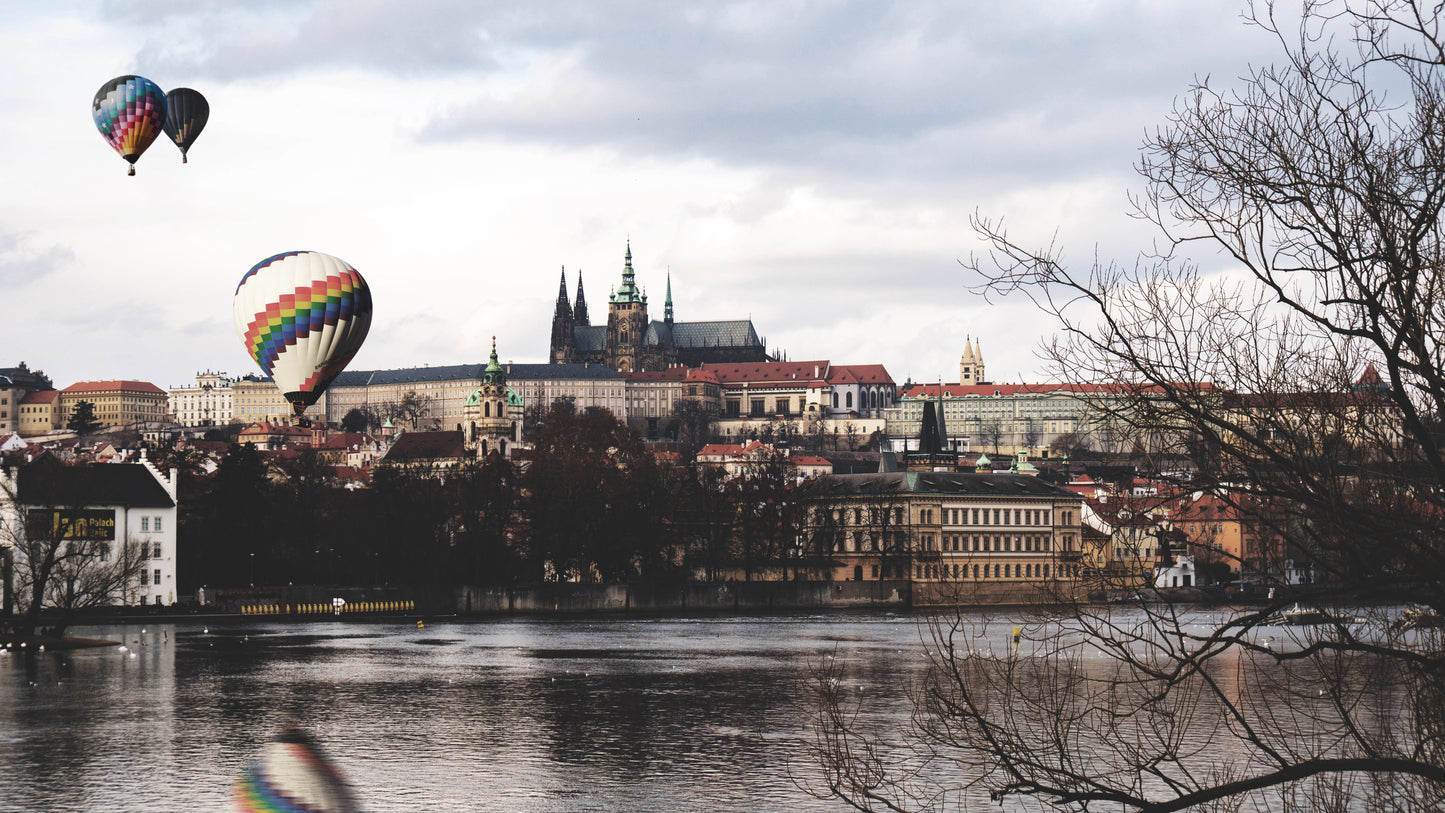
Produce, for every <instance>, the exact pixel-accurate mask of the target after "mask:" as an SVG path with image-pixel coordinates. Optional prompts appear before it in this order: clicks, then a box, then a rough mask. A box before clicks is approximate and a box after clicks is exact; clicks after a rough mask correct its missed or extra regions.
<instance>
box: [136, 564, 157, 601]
mask: <svg viewBox="0 0 1445 813" xmlns="http://www.w3.org/2000/svg"><path fill="white" fill-rule="evenodd" d="M149 577H150V573H147V572H146V571H144V570H142V571H141V572H140V585H141V587H145V586H146V585H148V584H150V583H151V582H150V579H149ZM155 583H156V584H157V585H159V584H160V583H161V569H160V568H156V569H155ZM156 599H157V601H156V603H157V604H160V601H159V599H160V596H156Z"/></svg>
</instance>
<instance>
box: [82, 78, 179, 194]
mask: <svg viewBox="0 0 1445 813" xmlns="http://www.w3.org/2000/svg"><path fill="white" fill-rule="evenodd" d="M90 117H91V118H92V119H94V120H95V127H96V129H98V130H100V134H101V135H102V136H103V137H104V138H105V140H106V142H107V143H109V144H110V146H111V147H113V148H114V149H115V151H116V152H118V153H120V157H121V158H124V159H125V160H126V161H128V162H130V165H131V167H130V172H129V173H127V174H129V175H134V174H135V162H136V159H138V158H140V156H141V153H143V152H145V151H146V147H149V146H150V145H151V142H152V141H155V140H156V136H158V135H160V133H161V129H162V128H163V127H164V126H165V123H166V95H165V93H163V92H161V89H160V87H159V86H157V85H156V83H155V82H152V81H151V80H149V79H147V78H145V77H144V76H130V75H127V76H117V77H116V78H114V79H112V80H110V81H109V82H106V83H105V84H103V85H101V86H100V90H97V91H96V92H95V100H94V101H92V102H91V105H90Z"/></svg>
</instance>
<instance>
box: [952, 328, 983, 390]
mask: <svg viewBox="0 0 1445 813" xmlns="http://www.w3.org/2000/svg"><path fill="white" fill-rule="evenodd" d="M987 381H988V379H987V378H986V377H985V376H984V373H983V342H979V343H978V349H977V350H975V349H974V346H973V340H972V339H965V340H964V343H963V358H961V359H959V360H958V383H960V384H963V385H964V386H968V385H970V384H985V383H987Z"/></svg>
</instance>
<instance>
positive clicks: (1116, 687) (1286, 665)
mask: <svg viewBox="0 0 1445 813" xmlns="http://www.w3.org/2000/svg"><path fill="white" fill-rule="evenodd" d="M1276 11H1277V10H1276V8H1275V6H1274V5H1272V4H1267V3H1261V4H1259V5H1257V6H1255V7H1254V8H1253V9H1252V11H1251V13H1250V15H1249V18H1250V20H1251V22H1252V23H1253V24H1254V25H1256V26H1258V27H1260V28H1261V29H1262V30H1263V31H1265V32H1267V33H1268V34H1269V35H1271V36H1273V37H1275V38H1276V39H1277V41H1278V43H1279V47H1280V50H1281V53H1282V60H1281V62H1280V64H1278V65H1276V66H1272V67H1264V68H1257V69H1254V70H1252V71H1251V72H1249V73H1248V74H1247V75H1246V76H1245V77H1244V78H1243V79H1242V80H1241V82H1242V84H1241V85H1240V86H1239V87H1238V88H1237V89H1222V88H1219V87H1216V86H1214V85H1213V84H1212V83H1211V81H1210V80H1208V79H1204V80H1201V81H1199V82H1198V83H1197V84H1196V85H1195V86H1194V87H1193V88H1191V89H1190V90H1189V92H1188V93H1187V94H1186V95H1185V96H1184V97H1183V98H1181V99H1180V100H1179V102H1178V103H1177V104H1176V106H1175V109H1174V111H1173V113H1172V115H1171V116H1170V119H1169V122H1168V124H1167V125H1165V126H1164V127H1162V128H1160V129H1159V130H1158V131H1157V132H1155V133H1153V134H1151V135H1150V136H1148V137H1147V138H1146V141H1145V144H1144V148H1143V151H1142V157H1141V159H1140V162H1139V165H1138V169H1139V172H1140V174H1141V175H1142V176H1143V178H1144V181H1145V184H1146V186H1145V190H1144V192H1143V193H1142V194H1141V195H1140V196H1139V197H1138V198H1137V199H1136V200H1135V204H1136V214H1137V215H1138V216H1140V217H1142V218H1144V219H1146V220H1149V221H1151V222H1152V223H1153V224H1154V225H1156V226H1157V228H1158V229H1159V233H1160V236H1161V239H1160V245H1161V246H1162V249H1155V250H1151V251H1149V252H1146V253H1145V254H1143V255H1141V257H1140V259H1139V260H1138V261H1137V262H1134V263H1128V264H1122V265H1119V264H1108V263H1096V264H1095V265H1093V266H1092V267H1090V268H1088V269H1084V270H1076V269H1071V268H1069V267H1068V266H1066V265H1065V264H1064V263H1063V262H1062V261H1061V260H1060V256H1061V254H1060V251H1059V250H1058V248H1057V247H1055V246H1049V247H1047V248H1044V249H1042V250H1035V249H1032V248H1028V247H1025V246H1024V245H1022V244H1021V243H1020V242H1018V241H1015V240H1014V239H1012V238H1011V237H1010V236H1009V234H1008V233H1007V232H1006V230H1005V229H1004V228H1003V226H1002V223H1001V222H1000V221H997V220H992V219H988V218H985V217H977V218H975V221H974V226H975V228H976V230H977V231H978V232H979V233H980V235H981V236H982V238H983V239H984V240H985V242H986V243H987V244H988V246H989V249H990V250H989V253H988V255H987V256H985V257H982V258H975V259H972V260H970V261H969V262H968V263H966V265H967V266H968V267H969V268H970V269H971V270H973V271H975V272H977V273H980V274H982V275H983V276H984V277H985V278H986V279H987V283H986V286H985V291H986V292H987V293H988V294H989V295H991V296H994V295H1005V294H1023V295H1026V296H1029V297H1031V298H1032V299H1033V300H1034V301H1035V302H1036V303H1037V304H1038V305H1039V306H1040V307H1041V308H1042V309H1043V310H1044V311H1045V312H1046V313H1048V314H1049V315H1051V316H1052V317H1053V318H1054V319H1055V320H1056V321H1057V323H1058V325H1059V329H1060V334H1059V336H1058V338H1056V339H1055V340H1054V341H1053V342H1052V343H1051V344H1050V345H1049V347H1048V348H1047V351H1048V353H1049V355H1050V357H1051V358H1052V359H1053V361H1054V364H1055V367H1056V369H1055V371H1054V372H1055V374H1056V375H1058V376H1060V377H1061V380H1066V381H1079V382H1087V383H1093V384H1098V385H1101V386H1106V387H1110V388H1112V390H1111V395H1112V398H1111V403H1112V404H1113V406H1112V407H1111V409H1112V410H1113V412H1112V413H1111V414H1110V415H1108V416H1106V417H1107V420H1106V421H1105V422H1104V424H1103V425H1105V426H1108V427H1110V428H1111V430H1116V431H1117V434H1116V435H1115V437H1114V438H1113V439H1112V445H1113V446H1114V447H1115V448H1129V447H1130V445H1131V444H1132V442H1133V437H1154V438H1158V439H1159V440H1158V442H1159V443H1161V444H1163V445H1164V446H1166V447H1170V446H1172V448H1166V449H1164V451H1167V452H1171V453H1175V454H1179V455H1185V456H1187V457H1188V458H1189V459H1191V460H1192V461H1193V462H1194V463H1195V464H1196V469H1197V470H1196V471H1195V472H1194V474H1193V477H1192V479H1190V480H1188V481H1183V482H1180V483H1178V486H1179V487H1180V488H1181V489H1187V490H1191V491H1207V492H1209V493H1211V494H1214V495H1216V496H1217V497H1218V498H1219V499H1221V500H1223V501H1225V502H1226V503H1227V504H1230V505H1232V506H1234V507H1237V508H1240V509H1245V508H1248V507H1249V505H1251V504H1252V503H1261V502H1262V503H1266V504H1268V505H1269V506H1270V507H1271V508H1270V510H1269V511H1267V512H1265V513H1264V514H1263V515H1262V516H1259V517H1258V520H1259V522H1261V523H1263V524H1264V525H1265V526H1266V527H1263V528H1262V529H1261V533H1262V534H1266V535H1268V537H1269V538H1271V539H1274V538H1278V539H1281V540H1283V541H1282V542H1281V543H1280V545H1281V546H1282V547H1283V548H1284V549H1285V550H1286V551H1288V553H1289V555H1290V556H1292V557H1295V558H1296V559H1297V563H1298V562H1299V561H1302V562H1304V563H1305V564H1307V565H1308V566H1309V567H1310V568H1312V569H1314V570H1316V571H1317V572H1319V573H1321V574H1322V575H1323V582H1324V583H1323V584H1322V585H1318V586H1317V587H1316V592H1312V593H1311V594H1309V598H1310V600H1311V601H1312V602H1314V603H1316V604H1319V605H1321V606H1322V607H1324V608H1326V610H1327V611H1326V612H1323V613H1321V614H1320V615H1319V617H1320V618H1321V619H1323V620H1325V621H1326V623H1323V624H1320V625H1317V626H1311V627H1288V626H1275V625H1274V622H1275V621H1276V620H1277V619H1278V615H1279V613H1280V612H1281V611H1282V610H1284V609H1285V608H1286V607H1287V606H1288V604H1291V603H1293V602H1294V601H1296V600H1298V599H1297V597H1295V596H1292V595H1290V590H1291V588H1292V585H1291V584H1289V583H1287V582H1286V581H1285V580H1283V579H1282V578H1280V577H1279V576H1278V575H1275V574H1271V573H1269V572H1265V573H1262V574H1261V577H1262V578H1263V579H1265V580H1266V582H1267V584H1269V585H1270V586H1273V587H1275V588H1277V596H1278V598H1277V600H1276V601H1275V602H1274V603H1273V604H1271V605H1267V606H1263V607H1256V608H1248V609H1237V610H1233V611H1226V612H1220V613H1203V612H1198V611H1194V610H1191V609H1190V608H1188V607H1181V606H1176V605H1174V604H1171V603H1169V602H1163V603H1147V604H1146V603H1141V604H1138V605H1135V606H1129V607H1118V606H1097V607H1096V606H1084V605H1069V604H1067V603H1065V604H1061V605H1059V606H1058V607H1056V608H1054V609H1043V608H1040V609H1039V610H1038V611H1037V612H1036V614H1035V616H1034V621H1033V622H1032V623H1029V624H1026V625H1024V629H1023V631H1022V636H1021V638H1022V640H1023V641H1024V642H1025V643H1024V644H1022V645H1021V646H1019V647H1017V648H1014V647H1000V648H994V649H992V650H991V649H990V648H989V647H988V646H986V645H983V644H981V643H980V641H981V640H988V637H989V636H990V635H994V634H995V631H996V630H997V627H996V626H995V627H992V628H985V627H983V626H981V625H985V624H987V623H988V620H987V619H983V620H980V619H979V616H976V615H975V616H965V615H962V614H960V615H957V616H955V617H951V618H950V617H948V616H940V617H939V618H938V620H937V622H936V623H935V624H934V625H933V626H932V629H931V633H932V637H933V640H934V641H935V643H936V646H934V647H932V648H931V649H932V652H933V654H932V668H931V669H930V670H929V673H928V678H927V680H926V681H925V683H924V685H923V687H922V689H921V690H920V692H919V693H918V697H917V709H916V711H917V713H916V720H917V723H916V725H915V727H914V728H913V729H912V730H911V731H910V732H908V734H909V736H907V737H905V738H904V739H903V742H902V744H898V743H894V745H893V748H894V750H890V748H889V747H888V746H885V744H884V743H882V742H881V741H880V740H879V739H878V738H875V737H871V736H870V735H869V734H868V732H866V731H862V730H859V729H857V728H855V727H854V724H855V720H856V718H853V717H850V716H849V715H848V714H847V713H846V701H845V700H844V699H843V698H842V697H840V696H839V695H838V694H837V692H836V691H834V690H830V689H829V687H828V686H827V685H825V684H823V683H821V682H820V690H819V699H820V706H819V710H820V711H819V718H818V719H819V723H820V728H819V735H818V736H819V740H818V745H817V750H818V754H819V757H820V760H821V762H822V765H823V767H824V774H823V775H824V777H825V781H824V783H823V788H822V789H821V790H823V791H824V792H827V793H831V794H834V795H837V796H840V797H842V798H844V799H845V800H847V801H849V802H850V803H852V804H853V805H854V806H856V807H858V808H860V809H865V810H875V809H877V810H881V809H888V810H900V809H920V808H933V809H936V808H939V807H944V808H947V807H963V808H967V807H968V805H969V804H970V802H969V801H968V800H969V799H977V798H978V794H980V793H982V794H986V796H990V797H992V798H994V799H1000V800H1003V799H1007V800H1011V801H1012V802H1014V803H1022V804H1025V805H1027V804H1030V803H1033V804H1036V805H1037V806H1038V807H1048V808H1053V809H1073V810H1094V809H1105V808H1107V809H1109V810H1133V811H1150V812H1151V813H1162V812H1163V811H1175V810H1186V809H1188V810H1231V811H1233V810H1265V809H1268V810H1311V811H1313V810H1339V811H1344V810H1371V811H1379V810H1386V811H1424V810H1438V809H1442V808H1445V679H1442V675H1445V668H1442V663H1445V635H1442V634H1441V632H1440V629H1439V628H1438V627H1437V628H1431V629H1425V630H1414V631H1408V632H1406V631H1402V630H1401V629H1400V625H1399V624H1398V623H1395V622H1398V618H1392V617H1391V615H1392V614H1391V612H1390V610H1389V608H1388V607H1383V608H1377V609H1358V606H1359V603H1360V602H1361V601H1362V600H1364V601H1369V600H1371V599H1376V598H1379V599H1385V600H1388V601H1413V602H1418V603H1419V604H1421V605H1424V606H1425V607H1427V608H1429V611H1428V612H1427V617H1429V618H1438V617H1439V616H1438V615H1436V614H1438V613H1440V612H1441V611H1445V587H1442V585H1445V522H1442V517H1445V505H1442V498H1441V495H1442V494H1445V446H1442V438H1441V436H1440V434H1439V433H1438V431H1437V428H1438V426H1439V417H1440V416H1441V415H1445V239H1442V238H1445V235H1442V223H1441V208H1442V206H1445V34H1442V32H1441V29H1440V23H1441V20H1440V15H1441V10H1440V7H1438V6H1433V5H1429V6H1422V5H1419V4H1417V3H1413V2H1395V1H1394V0H1362V2H1359V3H1345V2H1328V1H1326V2H1304V3H1303V4H1302V11H1301V10H1292V13H1293V17H1292V19H1291V21H1289V22H1283V23H1282V22H1280V21H1281V20H1284V19H1285V15H1283V14H1281V15H1280V16H1276ZM1386 90H1388V91H1389V94H1388V98H1387V95H1386V92H1385V91H1386ZM1194 250H1198V251H1199V252H1202V254H1203V256H1208V257H1211V258H1212V257H1214V256H1215V255H1216V254H1218V255H1222V256H1223V257H1226V258H1227V259H1228V260H1229V261H1230V267H1229V268H1228V269H1227V270H1225V271H1222V272H1206V271H1205V270H1203V269H1201V268H1200V266H1199V265H1197V264H1196V263H1194V262H1192V261H1191V260H1190V257H1189V254H1190V252H1191V251H1194ZM1371 369H1373V370H1374V371H1376V372H1377V373H1378V377H1374V376H1372V375H1370V374H1369V373H1368V372H1367V371H1368V370H1371ZM1131 436H1133V437H1131ZM1341 438H1343V439H1347V440H1348V441H1349V443H1348V447H1347V448H1346V447H1345V446H1344V445H1343V444H1341V443H1339V442H1338V440H1339V439H1341ZM1151 442H1154V441H1151ZM1265 570H1266V571H1268V570H1269V568H1265ZM1064 598H1066V597H1064V596H1060V599H1061V600H1062V599H1064ZM1334 607H1340V608H1349V609H1347V610H1344V611H1343V612H1344V614H1343V615H1338V614H1336V612H1338V611H1336V610H1333V609H1332V608H1334ZM1357 617H1358V618H1359V619H1360V622H1359V623H1356V618H1357ZM994 640H997V639H996V638H995V639H994ZM921 766H922V767H921ZM971 794H972V795H971Z"/></svg>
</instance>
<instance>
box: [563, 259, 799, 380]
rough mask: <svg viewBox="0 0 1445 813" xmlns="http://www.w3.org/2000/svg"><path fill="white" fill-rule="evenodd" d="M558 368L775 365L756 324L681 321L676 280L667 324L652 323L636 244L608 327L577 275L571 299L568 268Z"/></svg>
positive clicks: (666, 306) (611, 301)
mask: <svg viewBox="0 0 1445 813" xmlns="http://www.w3.org/2000/svg"><path fill="white" fill-rule="evenodd" d="M548 358H549V360H550V361H551V362H552V363H553V364H601V365H604V366H606V367H607V368H608V369H611V370H616V371H617V372H619V373H630V372H641V371H646V370H665V369H667V368H669V367H675V366H677V365H683V366H686V367H697V366H700V365H702V364H704V363H707V364H741V363H746V362H761V361H773V359H772V358H770V357H769V356H768V353H767V351H766V349H765V346H764V343H763V340H762V339H760V338H758V333H757V331H756V330H755V329H754V328H753V323H752V320H750V319H737V320H730V321H723V322H678V321H675V320H674V319H673V314H672V276H671V275H670V274H669V275H668V280H667V299H666V301H665V302H664V303H663V316H662V319H661V320H660V321H659V320H656V319H650V318H648V313H647V293H646V292H645V291H643V290H641V289H639V288H638V287H637V281H636V278H635V273H634V271H633V269H632V244H631V243H630V242H629V243H628V245H627V255H626V258H625V260H624V262H623V266H622V283H621V284H620V285H619V286H618V287H617V288H615V289H614V290H613V291H612V292H611V294H610V295H609V296H608V298H607V324H606V325H593V324H592V322H591V319H590V318H589V316H588V313H587V299H586V297H585V296H584V294H583V291H582V274H581V273H580V272H579V273H578V275H577V300H576V303H575V304H573V303H570V302H568V300H567V269H566V268H563V269H562V281H561V284H560V286H559V288H558V291H557V308H556V311H555V312H554V313H553V315H552V349H551V353H550V355H549V357H548Z"/></svg>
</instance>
